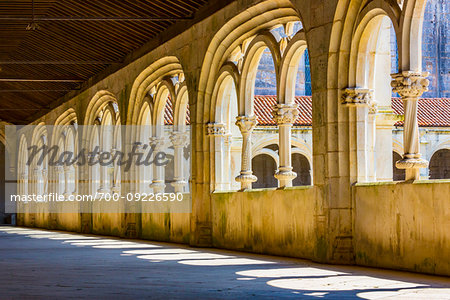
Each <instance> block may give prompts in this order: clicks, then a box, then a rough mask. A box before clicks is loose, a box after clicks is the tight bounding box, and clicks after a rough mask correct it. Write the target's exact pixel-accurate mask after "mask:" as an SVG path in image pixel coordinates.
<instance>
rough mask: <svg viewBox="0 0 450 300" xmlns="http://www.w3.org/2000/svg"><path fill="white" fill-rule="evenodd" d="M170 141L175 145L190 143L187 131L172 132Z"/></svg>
mask: <svg viewBox="0 0 450 300" xmlns="http://www.w3.org/2000/svg"><path fill="white" fill-rule="evenodd" d="M170 141H171V142H172V145H173V146H174V147H186V146H187V145H188V143H189V138H188V135H187V132H179V131H178V132H177V131H176V132H172V134H171V135H170Z"/></svg>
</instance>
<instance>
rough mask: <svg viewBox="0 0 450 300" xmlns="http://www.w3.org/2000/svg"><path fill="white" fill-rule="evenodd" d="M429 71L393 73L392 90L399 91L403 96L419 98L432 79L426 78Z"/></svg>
mask: <svg viewBox="0 0 450 300" xmlns="http://www.w3.org/2000/svg"><path fill="white" fill-rule="evenodd" d="M428 75H429V73H428V72H413V71H403V72H401V73H397V74H392V75H391V76H392V81H391V86H392V91H394V92H395V93H398V94H399V95H400V96H401V97H402V98H412V99H414V98H415V99H417V98H419V97H420V96H422V94H423V93H424V92H426V91H428V85H429V84H430V81H429V80H428V79H427V78H426V77H427V76H428Z"/></svg>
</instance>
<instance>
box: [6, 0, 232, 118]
mask: <svg viewBox="0 0 450 300" xmlns="http://www.w3.org/2000/svg"><path fill="white" fill-rule="evenodd" d="M208 2H210V3H208ZM211 2H213V1H208V0H102V1H98V0H35V1H34V9H33V5H32V0H0V119H1V120H4V121H7V122H11V123H13V124H26V123H29V122H30V121H32V120H33V119H35V118H36V117H38V116H40V115H43V114H45V113H46V112H48V111H49V110H50V109H51V107H52V104H54V103H56V102H57V101H58V99H61V98H62V97H63V96H64V95H65V94H67V93H68V92H69V91H73V90H77V89H78V90H79V89H82V88H83V87H84V85H83V83H84V82H86V81H87V80H88V79H89V78H91V77H93V76H95V75H98V74H99V73H100V72H102V71H104V70H105V69H107V68H111V66H114V65H117V66H120V65H121V64H123V62H124V60H126V59H127V58H129V57H130V56H132V54H133V53H134V52H136V50H137V49H139V48H142V46H143V45H146V44H148V43H149V42H151V40H152V39H156V38H158V36H159V35H160V34H162V33H163V32H165V31H167V29H168V28H170V27H172V28H173V27H175V26H177V25H179V24H177V23H182V24H191V23H192V22H193V21H195V20H196V19H198V18H199V15H201V14H202V10H203V12H204V11H207V10H208V9H209V7H210V6H211V5H212V3H211ZM216 2H217V1H216ZM218 2H220V1H218ZM222 2H223V1H222ZM224 2H229V1H224ZM215 4H217V3H215ZM33 11H34V22H32V15H33ZM210 13H212V12H211V11H210ZM203 15H204V13H203ZM183 22H184V23H183ZM36 24H37V25H36ZM27 26H28V27H37V28H35V29H34V30H33V28H29V29H27ZM183 28H185V27H183Z"/></svg>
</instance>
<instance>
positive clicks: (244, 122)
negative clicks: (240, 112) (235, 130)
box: [236, 116, 256, 135]
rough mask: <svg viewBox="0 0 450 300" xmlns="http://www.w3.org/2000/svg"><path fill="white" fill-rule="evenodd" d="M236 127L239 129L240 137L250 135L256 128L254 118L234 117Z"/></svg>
mask: <svg viewBox="0 0 450 300" xmlns="http://www.w3.org/2000/svg"><path fill="white" fill-rule="evenodd" d="M236 125H237V126H238V127H239V130H240V131H241V134H242V135H245V134H248V133H251V132H252V131H253V129H254V128H255V127H256V117H255V116H238V117H236Z"/></svg>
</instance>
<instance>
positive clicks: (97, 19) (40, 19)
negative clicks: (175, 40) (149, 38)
mask: <svg viewBox="0 0 450 300" xmlns="http://www.w3.org/2000/svg"><path fill="white" fill-rule="evenodd" d="M192 19H193V17H192V16H187V17H68V16H67V17H35V18H34V19H33V18H31V17H15V16H3V17H1V16H0V21H27V22H32V21H34V22H45V21H78V22H112V21H114V22H154V21H180V20H192Z"/></svg>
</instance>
